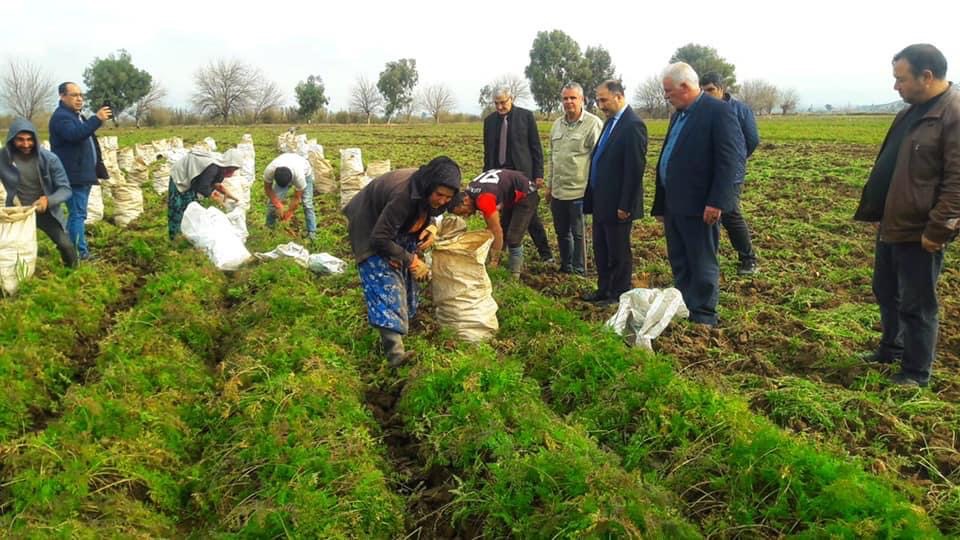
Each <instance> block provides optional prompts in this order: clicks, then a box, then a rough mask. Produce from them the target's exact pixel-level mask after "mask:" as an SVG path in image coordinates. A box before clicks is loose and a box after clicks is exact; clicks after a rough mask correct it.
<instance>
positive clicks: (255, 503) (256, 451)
mask: <svg viewBox="0 0 960 540" xmlns="http://www.w3.org/2000/svg"><path fill="white" fill-rule="evenodd" d="M310 282H311V277H310V275H309V272H308V271H307V270H305V269H302V268H300V267H298V266H296V265H293V264H291V263H290V261H278V262H271V263H265V264H263V265H260V266H258V267H256V268H255V269H251V270H247V271H244V272H242V273H241V274H239V275H238V276H237V277H236V279H234V281H233V285H234V286H233V288H232V291H234V295H235V297H234V300H236V301H239V302H240V303H239V304H238V305H237V308H236V310H235V311H234V313H233V314H232V316H231V317H230V323H229V324H230V326H231V327H233V328H235V329H237V330H236V331H235V345H234V346H233V347H232V350H231V352H230V353H229V354H228V355H227V357H226V358H225V359H224V360H223V364H222V365H221V372H222V380H221V382H220V386H221V391H220V392H219V393H218V394H217V395H215V396H213V397H212V398H211V399H210V400H209V401H208V403H207V408H208V412H209V417H210V418H211V425H210V426H209V428H208V431H207V432H206V433H205V434H204V441H205V442H204V444H203V448H204V450H203V457H202V460H201V462H200V463H198V468H199V469H200V471H201V481H200V483H199V489H198V491H197V492H196V493H194V494H193V500H194V502H196V503H197V504H199V505H200V508H201V511H202V514H203V516H204V520H205V521H206V522H207V525H205V529H204V530H205V533H204V534H205V535H209V536H220V535H224V534H239V535H241V536H243V537H256V538H275V537H280V536H286V535H293V536H296V537H300V538H397V537H400V536H402V535H403V525H404V505H403V501H402V499H401V497H399V496H398V495H396V494H395V493H393V492H392V491H391V489H390V486H389V485H388V482H387V477H388V474H387V473H386V472H385V471H386V470H387V464H386V462H385V460H384V458H383V455H382V454H381V452H380V449H379V448H378V445H377V441H376V439H375V437H374V433H375V432H376V429H377V426H376V424H375V422H374V420H373V418H372V416H371V415H370V412H369V411H368V410H367V409H366V408H365V407H364V404H363V392H362V385H361V382H360V379H359V375H358V374H357V372H356V370H355V368H354V366H353V364H352V363H351V362H350V361H349V360H348V358H347V357H346V355H345V353H344V352H343V350H342V349H341V348H340V347H338V346H336V345H332V344H331V343H330V342H329V341H327V339H326V338H325V337H324V336H325V334H328V333H330V332H331V330H332V329H335V327H330V328H331V330H325V327H324V326H323V325H322V324H321V322H320V321H319V320H318V317H317V315H316V313H317V312H318V311H320V310H321V309H323V308H322V307H321V306H322V304H323V300H322V297H321V293H320V292H319V291H318V290H317V289H316V288H315V287H314V286H313V285H312V283H310ZM304 284H307V286H304ZM294 291H296V293H295V294H294Z"/></svg>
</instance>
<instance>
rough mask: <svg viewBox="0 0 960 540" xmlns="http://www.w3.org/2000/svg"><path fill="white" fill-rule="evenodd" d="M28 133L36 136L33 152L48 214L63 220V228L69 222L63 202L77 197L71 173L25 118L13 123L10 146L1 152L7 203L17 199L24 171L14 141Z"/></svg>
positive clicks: (0, 164)
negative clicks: (16, 159) (17, 162)
mask: <svg viewBox="0 0 960 540" xmlns="http://www.w3.org/2000/svg"><path fill="white" fill-rule="evenodd" d="M24 131H26V132H28V133H30V134H31V135H33V143H34V146H33V151H34V154H35V155H36V156H37V161H36V164H37V167H38V168H39V169H40V185H41V187H42V188H43V193H44V195H46V197H47V212H49V213H50V215H52V216H53V217H54V218H55V219H56V220H57V221H59V222H60V225H65V224H66V221H67V219H66V216H65V215H64V213H63V208H61V203H65V202H67V200H68V199H70V197H71V196H73V191H72V190H71V189H70V180H68V179H67V173H66V171H65V170H64V169H63V164H62V163H61V162H60V158H58V157H57V155H56V154H54V153H53V152H49V151H47V150H44V149H43V148H42V147H41V146H40V138H39V137H37V129H36V128H35V127H33V124H32V123H30V121H29V120H27V119H25V118H17V119H15V120H14V121H13V124H12V125H11V126H10V131H8V132H7V143H6V144H5V145H4V147H3V150H0V180H2V181H3V187H4V189H6V190H7V200H6V201H4V205H5V206H13V198H14V197H15V196H16V195H17V188H18V187H19V186H20V171H18V170H17V167H16V165H14V162H13V156H14V152H17V149H16V148H15V147H14V146H13V138H14V137H16V135H17V134H18V133H21V132H24Z"/></svg>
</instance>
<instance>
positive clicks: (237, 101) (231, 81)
mask: <svg viewBox="0 0 960 540" xmlns="http://www.w3.org/2000/svg"><path fill="white" fill-rule="evenodd" d="M259 79H260V73H259V70H257V69H255V68H253V67H251V66H249V65H247V64H245V63H243V62H242V61H240V60H236V59H234V60H225V59H223V58H221V59H218V60H215V61H213V62H211V63H210V64H208V65H207V66H206V67H202V68H200V69H198V70H197V71H196V73H194V75H193V80H194V83H195V84H196V86H197V91H196V92H195V93H194V94H193V104H194V106H196V108H197V110H198V111H199V112H200V113H201V114H205V115H209V116H211V117H213V118H219V119H220V120H221V121H223V122H224V123H227V122H228V121H229V120H230V118H231V117H233V116H236V115H238V114H240V113H243V112H245V111H247V110H248V109H249V108H250V105H251V104H252V103H253V101H254V100H255V99H256V97H257V89H258V88H259V87H260V81H259Z"/></svg>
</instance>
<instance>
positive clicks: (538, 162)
mask: <svg viewBox="0 0 960 540" xmlns="http://www.w3.org/2000/svg"><path fill="white" fill-rule="evenodd" d="M527 115H528V116H527V120H528V121H529V122H530V126H529V127H528V129H527V144H528V145H529V146H530V159H531V160H532V162H533V178H531V180H534V181H536V180H537V179H538V178H539V179H542V178H543V144H542V143H541V142H540V131H539V130H538V129H537V118H536V117H535V116H534V115H533V112H532V111H527Z"/></svg>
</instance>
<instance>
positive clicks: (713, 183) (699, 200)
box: [651, 62, 747, 326]
mask: <svg viewBox="0 0 960 540" xmlns="http://www.w3.org/2000/svg"><path fill="white" fill-rule="evenodd" d="M663 93H664V95H666V97H667V100H668V101H669V102H670V104H671V105H673V106H674V108H675V109H676V111H675V112H674V114H673V115H672V116H671V117H670V125H669V127H668V128H667V135H666V137H665V139H664V142H663V148H662V149H661V151H660V159H659V161H658V163H657V182H656V190H657V191H656V194H655V195H654V200H653V210H652V211H651V214H653V215H654V216H656V217H657V219H658V220H659V221H661V222H662V223H663V228H664V232H665V234H666V237H667V258H668V259H669V260H670V269H671V270H672V271H673V283H674V286H675V287H676V288H677V289H679V290H680V292H681V293H682V294H683V301H684V302H685V303H686V305H687V309H689V310H690V320H691V321H693V322H696V323H701V324H706V325H710V326H714V325H716V324H717V322H718V319H717V302H718V300H719V297H720V264H719V263H718V261H717V247H718V245H719V240H720V225H719V222H720V216H721V214H722V213H723V212H725V211H727V210H730V209H733V208H735V206H736V194H737V186H736V184H737V182H739V181H742V178H741V177H740V176H739V172H740V171H741V170H743V167H744V166H745V162H746V159H747V150H746V144H745V143H744V139H743V132H742V131H741V130H740V124H739V122H738V120H737V114H736V112H735V111H734V110H733V108H732V107H729V106H728V105H727V104H726V103H724V102H722V101H719V100H716V99H713V98H709V97H704V93H703V91H702V90H701V89H700V80H699V77H697V73H696V72H695V71H694V70H693V68H691V67H690V66H689V65H687V64H684V63H683V62H678V63H675V64H670V65H669V66H668V67H667V68H666V69H665V70H664V72H663Z"/></svg>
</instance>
